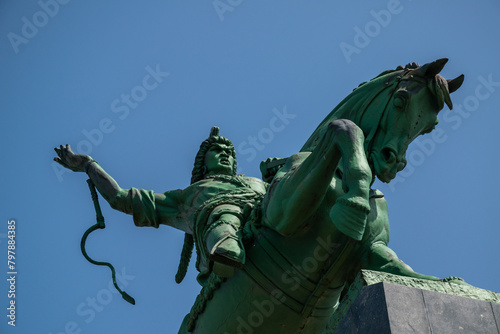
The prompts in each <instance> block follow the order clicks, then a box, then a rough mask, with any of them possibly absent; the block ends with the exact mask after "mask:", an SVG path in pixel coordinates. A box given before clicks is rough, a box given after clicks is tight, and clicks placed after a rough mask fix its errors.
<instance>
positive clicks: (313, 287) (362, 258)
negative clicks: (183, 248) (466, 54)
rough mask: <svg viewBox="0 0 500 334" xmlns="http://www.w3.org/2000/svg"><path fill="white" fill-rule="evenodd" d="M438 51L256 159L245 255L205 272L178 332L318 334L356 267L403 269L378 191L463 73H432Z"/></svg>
mask: <svg viewBox="0 0 500 334" xmlns="http://www.w3.org/2000/svg"><path fill="white" fill-rule="evenodd" d="M446 62H447V59H438V60H436V61H434V62H431V63H428V64H425V65H422V66H419V65H418V64H416V63H411V64H408V65H406V66H405V67H402V66H399V67H398V68H396V69H395V70H389V71H385V72H383V73H381V74H380V75H378V76H377V77H375V78H374V79H372V80H370V81H369V82H366V83H363V84H361V85H360V86H359V87H358V88H356V89H354V91H353V92H352V93H351V94H350V95H348V96H347V97H346V98H345V99H344V100H343V101H342V102H341V103H340V104H339V105H338V106H337V107H336V108H335V109H333V111H332V112H331V113H330V114H329V115H328V116H327V117H326V118H325V120H324V121H323V122H322V123H321V124H320V125H319V126H318V128H317V129H316V130H315V131H314V133H313V134H312V135H311V137H310V138H309V139H308V140H307V142H306V143H305V145H304V146H303V147H302V149H301V150H300V152H299V153H296V154H294V155H292V156H290V157H288V158H287V159H278V160H277V159H268V160H267V161H266V162H264V163H263V164H262V165H261V169H262V170H263V172H264V173H263V174H264V176H265V177H266V178H268V179H269V180H272V181H271V182H270V185H269V186H268V188H267V192H266V193H265V195H264V197H263V199H262V201H261V203H259V205H256V206H255V209H254V212H252V219H251V221H247V222H246V225H245V228H244V229H245V231H246V233H245V245H246V246H245V249H246V263H245V265H244V267H243V269H242V270H239V271H236V273H235V274H234V276H232V277H230V278H227V279H224V278H221V277H219V276H217V275H214V274H212V275H211V276H210V277H209V278H208V282H207V284H206V285H205V286H204V287H203V289H202V291H201V293H200V295H199V296H198V298H197V300H196V302H195V305H194V306H193V309H192V310H191V313H190V314H188V316H186V318H185V319H184V322H183V324H182V325H181V328H180V331H179V333H182V334H186V333H196V334H214V333H221V334H234V333H260V334H266V333H272V334H279V333H283V334H299V333H300V334H318V333H322V332H323V330H325V328H326V326H327V324H328V321H329V319H330V317H331V316H332V314H333V313H334V311H335V309H336V307H337V305H338V303H339V298H340V296H341V293H342V290H343V289H344V287H345V286H346V284H349V282H351V281H352V280H353V278H354V277H355V275H356V274H357V273H358V272H359V270H360V269H369V270H377V271H382V272H387V273H392V274H397V275H403V276H409V277H415V278H421V279H428V280H436V281H438V280H447V281H451V282H453V283H457V284H464V282H463V281H461V280H460V279H458V278H450V279H439V278H437V277H433V276H427V275H422V274H419V273H416V272H414V271H413V270H412V269H411V268H410V267H409V266H408V265H406V264H405V263H404V262H402V261H401V260H400V259H399V258H398V257H397V255H396V254H395V253H394V251H392V250H391V249H390V248H389V247H387V244H388V242H389V221H388V212H387V203H386V201H385V199H384V195H383V194H382V193H381V192H380V191H378V190H375V189H371V185H372V184H373V182H374V180H375V177H377V178H378V179H379V180H381V181H382V182H390V181H391V180H392V179H394V178H395V176H396V173H397V172H399V171H401V170H402V169H403V168H404V167H405V165H406V159H405V154H406V150H407V148H408V145H409V144H410V143H411V142H412V141H413V140H414V139H415V138H416V137H417V136H419V135H422V134H426V133H429V132H431V131H432V130H433V129H434V127H435V126H436V124H437V123H438V118H437V115H438V112H439V111H440V110H441V109H442V108H443V106H444V104H446V105H447V106H448V107H449V108H450V109H451V108H452V102H451V99H450V93H452V92H454V91H456V90H457V89H458V88H459V87H460V86H461V84H462V82H463V79H464V76H463V75H461V76H459V77H457V78H455V79H453V80H448V81H447V80H445V79H444V78H443V77H442V76H440V75H439V74H438V73H439V72H440V71H441V70H442V68H443V67H444V65H445V64H446Z"/></svg>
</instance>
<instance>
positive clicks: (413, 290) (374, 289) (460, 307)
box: [323, 271, 500, 334]
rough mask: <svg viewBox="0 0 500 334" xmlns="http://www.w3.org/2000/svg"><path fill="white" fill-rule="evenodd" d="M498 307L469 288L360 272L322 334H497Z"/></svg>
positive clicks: (492, 297)
mask: <svg viewBox="0 0 500 334" xmlns="http://www.w3.org/2000/svg"><path fill="white" fill-rule="evenodd" d="M402 283H407V284H405V285H401V284H402ZM408 285H410V286H408ZM432 290H434V291H432ZM436 290H437V291H441V292H437V291H436ZM499 302H500V295H499V294H498V293H495V292H492V291H487V290H483V289H478V288H475V287H471V286H464V285H457V284H452V283H442V282H429V281H425V280H415V279H410V278H401V277H399V276H395V275H390V274H384V273H377V272H370V271H363V272H362V273H361V274H360V275H359V276H358V278H357V279H356V281H355V282H354V283H353V285H352V286H351V288H350V289H349V292H348V293H347V295H346V296H345V298H344V299H343V300H342V302H341V305H340V306H339V308H338V310H337V312H336V314H335V315H334V316H333V318H332V321H331V322H330V325H329V328H328V329H327V330H326V331H325V332H324V333H323V334H351V333H352V334H353V333H362V334H370V333H374V334H386V333H387V334H389V333H391V334H396V333H397V334H405V333H418V334H438V333H439V334H448V333H449V334H456V333H464V334H465V333H467V334H468V333H471V334H472V333H473V334H482V333H484V334H500V303H499Z"/></svg>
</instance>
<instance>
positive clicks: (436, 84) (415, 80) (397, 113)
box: [301, 58, 464, 182]
mask: <svg viewBox="0 0 500 334" xmlns="http://www.w3.org/2000/svg"><path fill="white" fill-rule="evenodd" d="M447 61H448V59H446V58H443V59H438V60H436V61H433V62H431V63H428V64H425V65H422V66H419V65H418V64H416V63H411V64H408V65H406V66H405V67H402V66H398V68H396V69H395V70H388V71H385V72H382V73H381V74H380V75H378V76H377V77H375V78H374V79H372V80H370V81H368V82H366V83H362V84H361V85H359V87H358V88H356V89H354V91H353V92H352V93H351V94H349V95H348V96H347V97H346V98H345V99H344V100H343V101H342V102H341V103H340V104H339V105H338V106H337V107H336V108H335V109H334V110H333V111H332V112H331V113H330V114H329V115H328V116H327V117H326V118H325V120H324V121H323V122H322V123H321V124H320V126H319V127H318V128H317V129H316V131H315V132H314V133H313V135H312V136H311V137H310V138H309V140H308V141H307V142H306V144H305V145H304V147H303V148H302V150H301V151H312V149H314V147H315V146H316V144H317V142H318V139H319V138H321V135H322V134H323V133H324V131H325V127H326V125H327V124H328V123H329V122H331V121H333V120H335V119H349V120H351V121H353V122H354V123H355V124H357V125H358V126H359V127H360V128H361V130H362V131H363V134H364V135H365V144H364V147H365V153H366V157H367V159H368V161H369V163H370V167H371V169H372V172H373V175H376V176H377V177H378V178H379V179H380V180H381V181H382V182H389V181H391V180H392V179H394V178H395V177H396V173H397V172H399V171H401V170H402V169H403V168H404V167H405V165H406V158H405V155H406V150H407V148H408V145H409V144H410V143H411V142H412V141H413V140H414V139H415V138H416V137H418V136H419V135H422V134H425V133H429V132H430V131H432V130H433V129H434V127H435V126H436V124H437V123H438V118H437V115H438V113H439V111H440V110H441V109H443V107H444V104H446V105H447V106H448V107H449V108H450V109H451V108H452V107H453V105H452V102H451V98H450V93H452V92H454V91H455V90H457V89H458V88H459V87H460V86H461V84H462V82H463V80H464V76H463V75H460V76H459V77H457V78H455V79H453V80H445V79H444V78H443V77H442V76H441V75H439V74H438V73H439V72H440V71H441V70H442V69H443V67H444V65H445V64H446V62H447Z"/></svg>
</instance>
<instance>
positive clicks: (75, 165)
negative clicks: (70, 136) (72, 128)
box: [54, 144, 92, 172]
mask: <svg viewBox="0 0 500 334" xmlns="http://www.w3.org/2000/svg"><path fill="white" fill-rule="evenodd" d="M54 150H55V151H56V153H57V157H55V158H54V161H56V162H58V163H60V164H61V165H62V166H63V167H66V168H68V169H71V170H72V171H74V172H84V171H85V167H86V166H87V163H88V162H89V161H91V160H92V158H91V157H89V156H88V155H84V154H75V153H73V152H72V151H71V146H69V145H68V144H66V146H64V145H61V146H59V148H57V147H56V148H54Z"/></svg>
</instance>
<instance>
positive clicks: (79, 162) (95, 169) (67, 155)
mask: <svg viewBox="0 0 500 334" xmlns="http://www.w3.org/2000/svg"><path fill="white" fill-rule="evenodd" d="M55 151H56V153H57V155H58V156H57V157H56V158H54V161H56V162H58V163H59V164H61V165H62V166H64V167H66V168H68V169H71V170H72V171H74V172H86V173H87V175H88V176H89V178H90V179H91V180H92V182H93V183H94V185H95V187H96V188H97V190H99V193H100V194H101V195H102V197H104V199H105V200H106V201H108V203H109V204H110V205H111V207H113V208H114V209H117V210H120V211H123V212H125V213H131V211H129V210H127V209H128V208H127V207H124V206H123V205H119V202H120V200H121V199H123V198H124V197H125V196H126V195H127V191H126V190H124V189H122V188H120V186H119V185H118V183H117V182H116V181H115V180H114V179H113V178H112V177H111V176H110V175H108V174H107V173H106V172H105V171H104V169H102V167H101V166H99V165H98V164H97V162H96V161H95V160H93V159H92V158H91V157H90V156H88V155H84V154H75V153H73V152H72V151H71V146H70V145H65V146H64V145H61V146H60V147H59V148H55Z"/></svg>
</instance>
